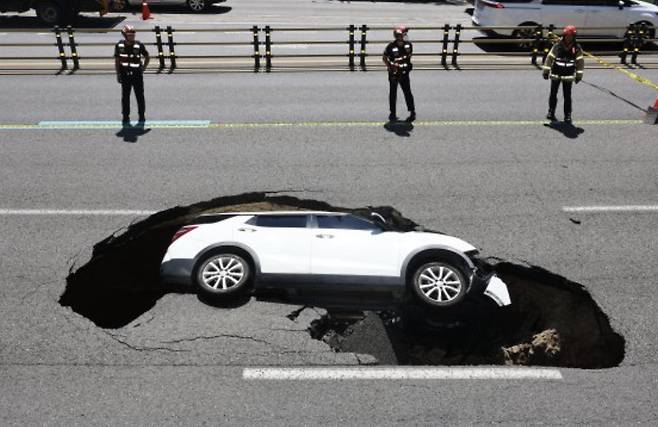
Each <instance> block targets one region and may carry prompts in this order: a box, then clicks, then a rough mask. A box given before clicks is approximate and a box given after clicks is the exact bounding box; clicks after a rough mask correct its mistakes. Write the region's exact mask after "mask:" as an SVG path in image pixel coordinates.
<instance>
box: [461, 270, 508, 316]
mask: <svg viewBox="0 0 658 427" xmlns="http://www.w3.org/2000/svg"><path fill="white" fill-rule="evenodd" d="M469 292H470V293H471V294H482V295H485V296H487V297H489V298H491V299H492V300H493V302H495V303H496V304H497V305H498V306H499V307H506V306H508V305H511V304H512V299H511V298H510V296H509V290H508V289H507V285H506V284H505V282H503V281H502V280H501V279H500V277H498V276H496V275H495V274H493V273H490V272H486V271H484V270H481V269H479V268H476V269H475V271H474V272H473V277H472V279H471V289H470V291H469Z"/></svg>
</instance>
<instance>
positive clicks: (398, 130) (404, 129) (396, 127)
mask: <svg viewBox="0 0 658 427" xmlns="http://www.w3.org/2000/svg"><path fill="white" fill-rule="evenodd" d="M384 129H386V130H387V131H389V132H393V133H394V134H396V135H397V136H404V137H409V136H411V131H412V130H414V125H413V123H411V122H407V121H399V120H391V121H388V122H386V123H385V124H384Z"/></svg>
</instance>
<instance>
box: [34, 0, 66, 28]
mask: <svg viewBox="0 0 658 427" xmlns="http://www.w3.org/2000/svg"><path fill="white" fill-rule="evenodd" d="M36 11H37V17H38V18H39V19H40V20H41V22H43V23H45V24H47V25H57V24H59V23H61V22H62V9H61V8H60V7H59V6H58V5H57V4H56V3H55V2H52V1H40V2H39V3H37V6H36Z"/></svg>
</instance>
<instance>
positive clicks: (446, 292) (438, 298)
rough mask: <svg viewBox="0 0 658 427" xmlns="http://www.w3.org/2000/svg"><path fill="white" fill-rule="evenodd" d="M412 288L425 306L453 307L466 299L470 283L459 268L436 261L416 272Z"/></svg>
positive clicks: (420, 267) (419, 268) (426, 264)
mask: <svg viewBox="0 0 658 427" xmlns="http://www.w3.org/2000/svg"><path fill="white" fill-rule="evenodd" d="M411 286H412V288H413V291H414V293H415V294H416V296H417V297H418V299H419V300H420V301H421V302H422V303H423V304H425V305H429V306H432V307H451V306H454V305H456V304H458V303H459V302H461V301H462V300H463V299H464V297H465V296H466V290H467V288H468V283H467V281H466V275H465V274H464V273H463V272H462V270H461V269H460V268H459V267H457V266H455V265H453V264H452V263H449V262H445V261H435V262H428V263H425V264H423V265H421V266H419V267H418V268H417V269H416V270H415V272H414V275H413V276H412V283H411Z"/></svg>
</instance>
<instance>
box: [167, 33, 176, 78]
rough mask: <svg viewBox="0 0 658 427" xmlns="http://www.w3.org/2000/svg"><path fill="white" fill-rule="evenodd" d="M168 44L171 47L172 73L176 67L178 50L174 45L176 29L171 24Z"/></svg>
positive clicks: (170, 66)
mask: <svg viewBox="0 0 658 427" xmlns="http://www.w3.org/2000/svg"><path fill="white" fill-rule="evenodd" d="M167 45H168V47H169V72H170V73H172V72H173V71H174V70H175V69H176V51H175V49H174V46H175V45H176V43H174V29H173V28H171V25H168V26H167Z"/></svg>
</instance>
